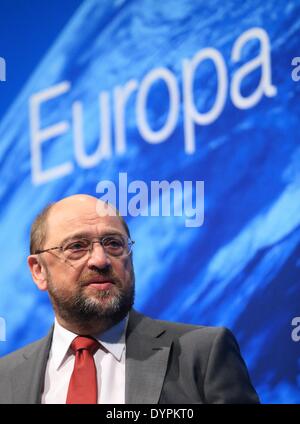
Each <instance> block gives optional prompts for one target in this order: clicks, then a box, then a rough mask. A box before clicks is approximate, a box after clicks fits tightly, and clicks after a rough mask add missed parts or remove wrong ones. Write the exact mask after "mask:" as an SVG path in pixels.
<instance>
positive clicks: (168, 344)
mask: <svg viewBox="0 0 300 424" xmlns="http://www.w3.org/2000/svg"><path fill="white" fill-rule="evenodd" d="M52 331H53V330H51V331H50V333H49V334H48V335H47V336H46V337H45V338H43V339H41V340H39V341H37V342H35V343H32V344H30V345H28V346H26V347H24V348H22V349H20V350H18V351H16V352H14V353H11V354H9V355H7V356H5V357H3V358H2V359H0V403H7V404H11V403H13V404H17V403H20V404H27V403H28V404H30V403H40V402H41V393H42V391H43V383H44V376H45V370H46V365H47V359H48V355H49V350H50V346H51V339H52ZM125 385H126V388H125V399H126V403H136V404H142V403H149V404H155V403H178V404H179V403H257V402H259V401H258V397H257V394H256V392H255V390H254V388H253V386H252V385H251V382H250V379H249V375H248V372H247V369H246V366H245V363H244V361H243V359H242V357H241V355H240V352H239V347H238V345H237V342H236V340H235V338H234V337H233V335H232V334H231V333H230V331H229V330H227V329H225V328H221V327H201V326H193V325H185V324H177V323H171V322H167V321H158V320H153V319H151V318H148V317H146V316H144V315H142V314H139V313H137V312H136V311H131V312H130V315H129V322H128V327H127V332H126V381H125Z"/></svg>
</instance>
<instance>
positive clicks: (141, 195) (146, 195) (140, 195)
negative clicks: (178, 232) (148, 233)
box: [96, 172, 204, 227]
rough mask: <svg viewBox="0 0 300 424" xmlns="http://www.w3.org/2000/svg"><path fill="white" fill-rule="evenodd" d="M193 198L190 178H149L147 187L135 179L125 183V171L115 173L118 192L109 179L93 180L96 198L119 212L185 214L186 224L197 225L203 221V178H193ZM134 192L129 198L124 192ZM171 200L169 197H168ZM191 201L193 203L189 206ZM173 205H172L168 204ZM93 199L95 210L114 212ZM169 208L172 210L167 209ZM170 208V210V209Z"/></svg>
mask: <svg viewBox="0 0 300 424" xmlns="http://www.w3.org/2000/svg"><path fill="white" fill-rule="evenodd" d="M195 183H196V184H195V186H196V187H195V199H194V202H193V182H192V181H184V182H183V184H182V183H181V182H180V181H177V180H175V181H171V182H169V181H166V180H163V181H151V183H150V188H149V187H148V186H147V184H146V183H145V181H142V180H135V181H132V182H130V183H129V184H128V178H127V173H126V172H120V173H119V181H118V187H119V190H118V193H117V188H116V185H115V184H114V182H113V181H109V180H103V181H100V182H99V183H98V184H97V187H96V193H101V194H102V196H101V197H100V198H99V200H102V201H103V202H108V203H109V204H111V205H114V206H115V207H116V208H117V210H118V211H119V212H120V214H121V215H122V216H127V215H130V216H132V217H136V216H149V215H150V216H171V215H173V216H183V215H184V216H185V217H188V218H189V219H186V220H185V225H186V226H187V227H200V226H201V225H203V222H204V181H196V182H195ZM129 194H134V196H132V197H131V198H130V199H129V201H128V195H129ZM172 200H173V201H172ZM193 203H195V207H193ZM172 205H173V208H172V207H171V206H172ZM99 206H100V204H98V203H97V206H96V208H97V213H98V214H99V215H103V214H108V215H111V214H115V211H114V210H112V209H110V208H106V210H103V204H102V205H101V206H100V207H99ZM171 209H173V211H171ZM171 212H172V213H171Z"/></svg>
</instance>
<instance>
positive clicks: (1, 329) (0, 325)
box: [0, 317, 6, 342]
mask: <svg viewBox="0 0 300 424" xmlns="http://www.w3.org/2000/svg"><path fill="white" fill-rule="evenodd" d="M5 341H6V323H5V319H4V318H2V317H0V342H5Z"/></svg>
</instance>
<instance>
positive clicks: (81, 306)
mask: <svg viewBox="0 0 300 424" xmlns="http://www.w3.org/2000/svg"><path fill="white" fill-rule="evenodd" d="M115 288H117V290H114V291H115V292H114V293H113V294H112V293H111V291H110V290H105V291H98V292H97V291H96V292H95V294H94V295H93V296H87V295H86V294H85V293H84V287H79V288H78V291H77V292H76V293H75V294H73V295H70V294H69V293H68V294H66V293H63V291H62V290H60V289H57V288H56V287H55V286H54V285H53V282H52V280H51V278H50V275H48V292H49V296H50V299H51V302H52V305H53V308H54V310H55V312H56V313H57V314H58V315H59V316H60V317H61V318H62V319H63V320H64V321H66V322H71V323H73V324H76V325H78V326H80V327H89V326H90V325H91V324H92V325H93V326H94V325H95V324H96V323H97V322H99V324H101V327H110V326H112V325H114V324H117V323H118V322H120V321H121V320H122V319H124V318H125V316H126V315H127V314H128V312H129V311H130V309H131V308H132V306H133V304H134V296H135V284H134V275H133V278H132V285H131V286H130V287H129V288H127V289H126V290H125V289H124V288H123V287H119V286H118V287H114V289H115Z"/></svg>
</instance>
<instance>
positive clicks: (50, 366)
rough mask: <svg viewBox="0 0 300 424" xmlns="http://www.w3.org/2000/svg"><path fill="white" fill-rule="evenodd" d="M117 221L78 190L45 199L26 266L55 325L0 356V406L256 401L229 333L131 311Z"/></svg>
mask: <svg viewBox="0 0 300 424" xmlns="http://www.w3.org/2000/svg"><path fill="white" fill-rule="evenodd" d="M132 244H133V242H132V241H131V239H130V234H129V230H128V227H127V225H126V224H125V222H124V220H123V218H122V217H120V216H119V215H118V213H116V211H115V210H114V209H113V208H112V207H110V206H108V205H107V204H106V203H103V202H101V201H99V200H97V199H96V198H94V197H91V196H87V195H75V196H71V197H68V198H65V199H62V200H61V201H59V202H57V203H55V204H53V205H51V206H49V207H48V208H46V209H45V210H44V211H43V212H42V213H41V214H40V215H39V216H38V217H37V219H36V220H35V222H34V223H33V226H32V231H31V244H30V250H31V252H30V253H31V254H30V256H29V257H28V265H29V268H30V271H31V274H32V278H33V280H34V282H35V284H36V285H37V287H38V288H39V289H40V290H44V291H47V292H48V294H49V297H50V300H51V303H52V305H53V309H54V313H55V323H54V326H53V328H52V329H51V331H50V333H49V334H48V335H47V336H46V337H45V338H44V339H42V340H39V341H37V342H35V343H33V344H31V345H28V346H26V347H24V348H22V349H20V350H18V351H16V352H14V353H12V354H10V355H7V356H6V357H4V358H2V359H0V403H137V404H140V403H257V402H258V397H257V394H256V392H255V390H254V388H253V387H252V385H251V382H250V379H249V376H248V372H247V369H246V366H245V363H244V361H243V359H242V357H241V355H240V353H239V348H238V345H237V343H236V341H235V339H234V337H233V336H232V334H231V333H230V332H229V331H228V330H226V329H224V328H213V327H201V326H193V325H184V324H176V323H170V322H166V321H158V320H153V319H150V318H148V317H146V316H144V315H142V314H139V313H137V312H136V311H134V310H133V309H132V306H133V302H134V284H135V282H134V271H133V263H132V250H131V249H132Z"/></svg>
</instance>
